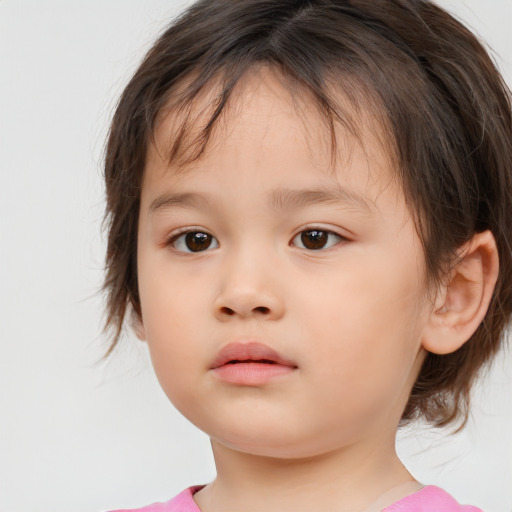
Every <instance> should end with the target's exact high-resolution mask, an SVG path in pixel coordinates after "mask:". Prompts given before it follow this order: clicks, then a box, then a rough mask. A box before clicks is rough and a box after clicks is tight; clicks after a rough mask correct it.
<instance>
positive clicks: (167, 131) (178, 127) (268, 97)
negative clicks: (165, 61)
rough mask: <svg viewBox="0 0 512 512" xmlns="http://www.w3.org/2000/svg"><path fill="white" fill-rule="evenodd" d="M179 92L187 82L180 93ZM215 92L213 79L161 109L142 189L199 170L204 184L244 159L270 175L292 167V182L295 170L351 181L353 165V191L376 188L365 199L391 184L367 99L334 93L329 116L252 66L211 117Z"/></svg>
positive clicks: (381, 135)
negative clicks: (191, 96)
mask: <svg viewBox="0 0 512 512" xmlns="http://www.w3.org/2000/svg"><path fill="white" fill-rule="evenodd" d="M185 89H186V84H184V85H183V86H182V88H181V91H180V92H182V91H183V90H185ZM221 91H222V85H221V84H220V81H219V82H216V83H212V84H211V87H207V88H205V89H204V90H203V91H201V92H200V93H199V94H197V95H196V96H195V97H194V99H193V100H192V101H187V102H181V103H180V102H179V100H177V99H176V98H179V96H180V94H179V93H177V94H176V95H175V98H171V100H170V101H169V102H168V105H167V106H166V107H165V108H164V109H162V111H161V112H160V115H159V117H158V119H157V122H156V125H155V131H154V134H153V140H152V143H151V144H150V147H149V150H148V154H147V160H146V168H145V172H144V180H143V190H145V189H147V188H148V185H150V182H151V184H152V185H155V184H157V182H158V181H160V180H162V182H163V181H166V182H167V183H170V182H169V179H170V180H171V182H173V183H175V184H176V183H177V182H183V180H190V179H192V180H193V181H195V182H197V181H198V180H200V179H201V177H205V176H206V174H205V172H206V171H207V173H208V175H209V178H211V177H212V175H213V176H214V175H215V171H216V169H217V170H218V169H220V168H222V167H223V166H227V165H229V166H233V165H240V166H244V167H246V166H247V162H248V160H249V159H252V160H253V161H257V162H259V163H260V164H261V165H270V166H272V167H273V168H274V169H275V171H276V172H278V170H279V169H283V168H286V167H288V166H289V165H294V166H296V171H297V172H296V173H295V174H294V176H293V179H294V181H296V182H297V183H298V184H300V182H301V179H302V177H303V176H302V173H301V168H302V167H309V168H311V167H313V168H315V169H316V170H317V171H318V173H319V176H323V177H325V178H326V180H330V181H331V182H332V181H333V180H338V181H340V180H341V181H343V182H347V181H353V178H354V176H353V173H352V172H351V169H353V167H354V166H353V165H352V164H353V161H354V159H355V160H356V161H357V168H358V176H357V177H358V180H359V188H360V189H361V185H362V183H361V182H362V181H365V182H366V185H371V186H372V188H375V187H377V190H374V192H373V193H372V194H370V196H374V195H377V194H378V192H379V190H378V189H380V188H383V187H389V185H390V184H391V182H392V181H394V180H395V178H396V175H395V173H392V172H390V171H391V169H392V168H393V157H392V154H393V152H392V146H391V144H389V143H388V142H387V139H386V136H385V133H387V131H386V127H385V126H384V124H383V122H382V120H381V119H380V116H379V117H378V115H379V114H380V111H379V109H378V108H377V106H375V105H374V106H373V107H370V106H368V98H364V101H361V102H359V103H357V102H355V101H354V100H353V99H352V100H349V98H348V95H346V94H344V93H343V92H342V91H336V90H334V91H332V92H333V94H332V97H333V99H334V100H335V102H336V106H337V107H339V108H338V110H337V111H336V112H335V113H334V115H332V116H331V117H330V116H329V115H328V114H327V113H326V112H325V111H323V110H322V105H320V104H319V102H318V99H317V98H315V96H314V95H313V94H312V93H311V92H310V91H308V90H306V88H305V87H301V86H299V85H297V84H296V83H294V82H291V81H290V80H289V79H287V78H284V77H283V76H282V75H281V74H279V73H278V72H276V71H275V70H273V69H271V68H259V69H257V70H253V71H252V72H250V73H247V74H246V75H245V76H244V77H243V78H242V79H241V80H240V81H239V82H238V83H237V86H236V87H235V88H234V89H233V90H232V91H231V94H230V96H229V100H228V101H227V102H226V104H225V105H224V108H223V110H222V111H221V112H220V115H218V116H217V117H215V116H216V114H215V109H216V107H217V106H218V102H219V101H220V96H219V95H220V93H221ZM214 117H215V122H214V123H213V124H211V130H210V131H209V130H208V128H209V126H210V125H209V123H211V121H212V118H214ZM330 121H332V124H330ZM287 178H288V179H289V174H287ZM151 188H153V187H151ZM363 188H364V187H363ZM370 201H371V199H370Z"/></svg>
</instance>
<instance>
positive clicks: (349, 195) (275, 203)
mask: <svg viewBox="0 0 512 512" xmlns="http://www.w3.org/2000/svg"><path fill="white" fill-rule="evenodd" d="M219 204H220V203H219V200H218V199H217V198H216V197H215V196H212V195H209V194H204V193H199V192H176V193H167V194H163V195H161V196H158V197H157V198H156V199H155V200H154V201H153V202H152V203H151V205H150V206H149V210H148V215H153V214H154V213H155V212H157V211H162V210H168V209H172V208H205V209H214V208H215V207H216V206H218V205H219ZM315 204H329V205H336V204H341V205H344V206H347V207H349V208H352V209H356V210H360V211H362V212H363V213H366V214H369V215H373V214H374V213H375V210H376V206H375V204H374V203H373V201H371V204H370V202H369V201H368V200H367V199H365V198H364V197H362V196H361V195H359V194H357V193H356V192H354V191H352V190H349V189H346V188H344V187H341V186H339V187H335V188H318V189H307V190H304V189H299V190H294V189H288V188H281V189H277V190H274V191H272V193H271V194H270V197H269V206H270V207H271V208H272V209H273V210H276V211H280V212H282V211H285V210H292V209H298V208H304V207H306V206H311V205H315Z"/></svg>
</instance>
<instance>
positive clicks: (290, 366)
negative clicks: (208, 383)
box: [210, 342, 298, 386]
mask: <svg viewBox="0 0 512 512" xmlns="http://www.w3.org/2000/svg"><path fill="white" fill-rule="evenodd" d="M297 368H298V367H297V365H296V364H295V363H294V362H293V361H291V360H290V359H287V358H285V357H283V356H282V355H281V354H279V353H278V352H276V351H275V350H274V349H272V348H270V347H268V346H267V345H263V344H262V343H258V342H245V343H244V342H236V343H230V344H229V345H226V346H225V347H224V348H223V349H222V350H221V351H220V352H219V354H218V356H217V357H216V359H215V361H214V362H213V363H212V365H211V368H210V370H212V371H213V373H214V375H215V376H216V377H217V378H219V379H220V380H222V381H224V382H226V383H228V384H234V385H238V386H261V385H264V384H268V383H269V382H270V381H272V380H274V379H276V378H278V377H283V376H285V375H289V374H291V373H293V372H294V370H296V369H297Z"/></svg>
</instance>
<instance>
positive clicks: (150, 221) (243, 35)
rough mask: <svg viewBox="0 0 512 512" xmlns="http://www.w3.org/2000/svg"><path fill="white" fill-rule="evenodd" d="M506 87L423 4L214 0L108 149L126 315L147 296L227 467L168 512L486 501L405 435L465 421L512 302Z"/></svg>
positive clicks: (127, 100) (407, 507) (136, 321)
mask: <svg viewBox="0 0 512 512" xmlns="http://www.w3.org/2000/svg"><path fill="white" fill-rule="evenodd" d="M511 140H512V115H511V108H510V95H509V91H508V89H507V87H506V86H505V84H504V82H503V81H502V79H501V77H500V76H499V73H498V72H497V70H496V68H495V66H494V65H493V63H492V61H491V60H490V58H489V56H488V55H487V53H486V51H485V50H484V49H483V47H482V46H481V45H480V43H479V42H478V41H477V40H476V38H475V37H474V36H473V35H472V34H471V33H470V32H469V31H468V30H467V29H466V28H464V27H463V26H462V25H461V24H460V23H459V22H457V21H456V20H455V19H453V18H452V17H451V16H450V15H449V14H447V13H446V12H445V11H444V10H442V9H441V8H439V7H437V6H436V5H435V4H433V3H431V2H428V1H423V0H380V1H377V2H376V1H368V0H350V1H349V0H309V1H306V0H304V1H298V0H296V1H292V0H245V1H233V0H202V1H200V2H198V3H196V4H195V5H193V6H192V7H190V9H189V10H188V11H187V12H185V13H184V14H183V15H182V16H180V17H179V18H178V19H177V20H176V21H175V22H174V23H173V24H172V25H171V26H170V27H169V29H168V30H167V31H166V32H165V33H164V34H163V35H162V36H161V37H160V38H159V40H158V41H157V42H156V44H155V45H154V46H153V48H152V49H151V50H150V51H149V53H148V55H147V56H146V58H145V60H144V62H143V63H142V64H141V66H140V68H139V69H138V71H137V72H136V73H135V76H134V77H133V79H132V80H131V82H130V83H129V84H128V86H127V87H126V89H125V91H124V93H123V95H122V97H121V100H120V103H119V105H118V107H117V111H116V113H115V116H114V119H113V122H112V126H111V131H110V137H109V141H108V146H107V152H106V164H105V179H106V187H107V220H108V226H109V241H108V254H107V276H106V281H105V289H106V291H107V292H108V312H109V316H108V320H107V327H112V328H113V329H114V335H113V344H112V346H111V349H110V350H112V348H113V347H114V345H115V344H116V342H117V341H118V339H119V337H120V334H121V331H122V326H123V322H124V319H125V316H126V313H127V311H128V309H127V308H129V311H130V312H129V315H130V317H131V321H132V325H133V327H134V329H135V332H136V333H137V336H138V337H139V338H140V339H141V340H145V341H147V344H148V347H149V351H150V354H151V358H152V362H153V365H154V368H155V372H156V374H157V377H158V379H159V381H160V383H161V385H162V387H163V389H164V391H165V392H166V394H167V395H168V397H169V399H170V400H171V401H172V402H173V404H174V405H175V406H176V407H177V408H178V409H179V410H180V411H181V412H182V413H183V414H184V415H185V416H186V417H187V418H188V419H189V420H190V421H192V422H193V423H194V424H195V425H197V426H198V427H199V428H200V429H202V430H203V431H204V432H206V433H207V434H208V435H209V436H210V438H211V444H212V448H213V453H214V457H215V463H216V466H217V477H216V479H215V481H214V482H212V483H210V484H208V485H206V486H196V487H190V488H189V489H187V490H185V491H183V492H182V493H181V494H179V495H178V496H177V497H175V498H174V499H172V500H170V501H169V502H168V503H165V504H155V505H151V506H149V507H146V508H144V509H141V510H144V511H146V512H150V511H168V512H169V511H195V512H197V511H198V510H201V511H203V512H211V511H231V510H233V511H234V510H236V511H239V512H244V511H266V512H273V511H280V512H285V511H289V510H290V511H291V510H293V511H295V512H300V511H333V512H335V511H337V512H348V511H350V512H356V511H357V512H360V511H366V512H369V511H372V512H373V511H380V510H386V511H387V512H395V511H401V512H405V511H407V512H413V511H416V512H417V511H427V510H428V511H429V512H433V511H434V510H435V511H438V512H440V511H443V512H449V511H463V510H464V511H475V510H477V509H476V508H474V507H470V506H461V505H458V504H457V503H456V501H455V500H454V499H453V498H452V497H450V496H449V495H448V494H447V493H446V492H444V491H443V490H441V489H439V488H437V487H434V486H428V485H426V486H423V485H422V484H421V483H419V482H417V481H416V480H415V479H414V478H413V477H412V476H411V475H410V473H409V472H408V471H407V469H406V468H405V467H404V466H403V465H402V463H401V462H400V460H399V459H398V457H397V455H396V451H395V434H396V430H397V428H398V427H399V426H400V425H404V424H406V423H409V422H411V421H413V420H415V419H418V418H423V419H425V420H427V421H429V422H430V423H431V424H433V425H435V426H445V425H449V424H455V423H458V424H459V426H460V427H461V428H462V426H463V425H464V423H465V421H466V420H467V415H468V400H469V392H470V388H471V384H472V383H473V381H474V379H475V377H476V375H477V373H478V371H479V369H480V368H481V367H482V366H483V365H484V363H486V362H488V361H490V360H491V359H492V357H493V356H494V355H495V353H496V352H497V350H498V349H499V347H500V345H501V344H502V341H503V339H504V332H505V329H506V327H507V323H508V321H509V319H510V314H511V311H512V257H511V256H512V254H511V249H510V245H509V243H508V240H511V239H512V215H511V211H512V210H511V198H512V172H511V163H510V162H512V147H511Z"/></svg>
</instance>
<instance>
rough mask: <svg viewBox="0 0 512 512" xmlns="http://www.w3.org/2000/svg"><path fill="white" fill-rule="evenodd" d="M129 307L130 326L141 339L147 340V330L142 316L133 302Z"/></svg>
mask: <svg viewBox="0 0 512 512" xmlns="http://www.w3.org/2000/svg"><path fill="white" fill-rule="evenodd" d="M129 307H130V326H131V328H132V329H133V331H134V332H135V335H136V336H137V338H139V340H140V341H146V330H145V329H144V324H143V323H142V318H141V316H140V315H139V314H138V313H137V311H135V309H134V307H133V306H132V305H131V304H130V306H129Z"/></svg>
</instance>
